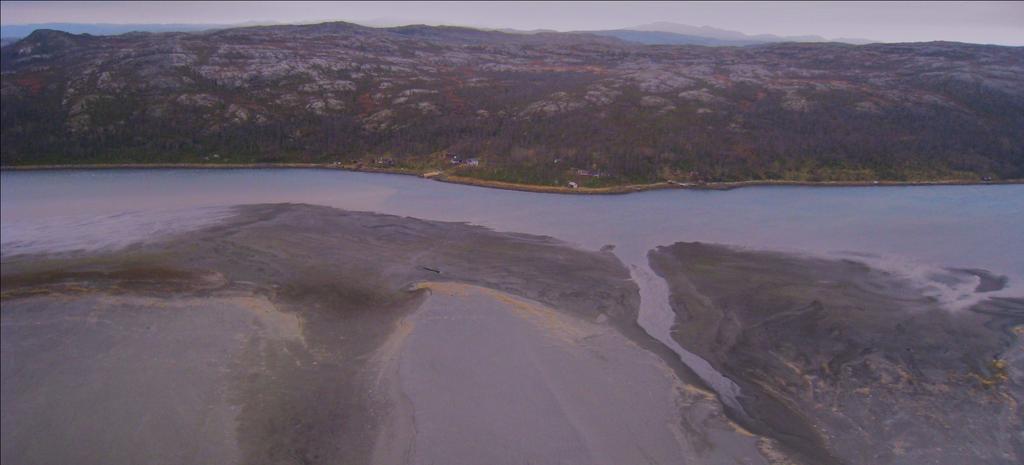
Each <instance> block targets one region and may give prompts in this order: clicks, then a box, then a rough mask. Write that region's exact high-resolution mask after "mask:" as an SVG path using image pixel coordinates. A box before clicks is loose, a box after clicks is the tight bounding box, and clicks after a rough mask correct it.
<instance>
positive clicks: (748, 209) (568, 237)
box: [0, 169, 1024, 300]
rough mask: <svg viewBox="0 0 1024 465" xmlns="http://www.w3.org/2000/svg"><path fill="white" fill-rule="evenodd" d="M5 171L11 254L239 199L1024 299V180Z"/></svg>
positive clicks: (171, 225)
mask: <svg viewBox="0 0 1024 465" xmlns="http://www.w3.org/2000/svg"><path fill="white" fill-rule="evenodd" d="M0 176H2V179H0V180H2V183H0V189H2V197H0V199H2V200H0V207H2V208H0V210H2V212H0V213H2V214H0V219H2V233H3V234H2V236H3V238H2V241H0V244H2V245H0V249H2V252H3V255H6V256H10V255H13V254H18V253H25V252H38V251H51V250H71V249H78V248H85V249H90V248H97V247H116V246H118V245H123V244H126V243H130V242H132V241H135V240H141V239H146V238H151V237H154V236H155V235H158V234H159V233H161V232H166V231H175V230H182V229H187V228H191V227H198V226H201V225H203V224H207V223H209V222H211V221H216V219H217V218H219V217H221V216H223V215H227V214H230V213H229V211H228V210H227V209H226V208H224V207H228V206H231V205H237V204H251V203H280V202H295V203H311V204H319V205H328V206H334V207H338V208H344V209H349V210H362V211H374V212H379V213H387V214H395V215H403V216H412V217H417V218H423V219H431V220H442V221H460V222H469V223H473V224H479V225H483V226H487V227H491V228H494V229H496V230H500V231H515V232H524V233H532V234H543V235H550V236H553V237H556V238H559V239H562V240H565V241H568V242H571V243H574V244H577V245H579V246H582V247H585V248H589V249H596V248H599V247H601V246H604V245H607V244H612V245H615V246H616V249H615V253H616V254H617V255H618V256H619V257H620V258H621V259H622V260H623V261H624V262H626V263H627V264H628V265H632V266H640V267H641V268H643V269H646V260H645V257H646V253H647V251H648V250H650V249H651V248H653V247H656V246H659V245H667V244H671V243H673V242H677V241H704V242H717V243H725V244H734V245H739V246H745V247H751V248H758V249H772V250H781V251H792V252H801V253H810V254H824V255H837V254H838V255H843V256H848V257H856V258H858V259H861V260H864V261H868V262H870V263H872V264H875V265H877V266H882V267H885V268H888V269H891V270H893V271H896V272H898V273H901V274H904V275H906V276H908V277H913V278H922V279H924V278H926V277H927V276H929V275H930V274H931V273H932V271H930V270H935V269H941V268H943V267H962V268H982V269H987V270H990V271H992V272H994V273H997V274H1005V275H1009V276H1010V286H1011V288H1010V289H1008V290H1007V291H1013V292H1014V293H1016V294H1017V295H1020V294H1024V293H1022V292H1020V291H1019V289H1021V284H1020V281H1021V277H1024V251H1022V250H1024V185H993V186H934V187H931V186H928V187H925V186H907V187H751V188H743V189H736V190H731V191H695V190H662V191H650V192H642V193H634V194H627V195H599V196H582V195H554V194H538V193H528V192H516V191H506V190H495V189H486V188H479V187H472V186H464V185H455V184H446V183H441V182H436V181H429V180H424V179H419V178H415V177H410V176H398V175H383V174H368V173H354V172H346V171H334V170H313V169H309V170H305V169H258V170H195V169H193V170H188V169H182V170H166V169H160V170H67V171H38V172H12V171H5V172H3V173H2V175H0ZM932 284H935V283H932ZM962 290H963V289H954V290H952V292H954V294H955V293H957V292H961V291H962ZM939 291H941V292H947V291H950V290H949V289H941V290H938V291H936V292H939ZM1005 292H1006V291H1004V293H1005ZM947 297H948V298H951V299H953V300H956V299H957V298H958V296H957V295H952V296H947Z"/></svg>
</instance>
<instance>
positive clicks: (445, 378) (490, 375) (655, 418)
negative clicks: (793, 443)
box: [377, 283, 766, 464]
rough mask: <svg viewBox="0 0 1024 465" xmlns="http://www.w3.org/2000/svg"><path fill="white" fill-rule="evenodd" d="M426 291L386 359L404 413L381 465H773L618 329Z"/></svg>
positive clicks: (448, 291) (527, 304) (503, 302)
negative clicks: (643, 464) (416, 464)
mask: <svg viewBox="0 0 1024 465" xmlns="http://www.w3.org/2000/svg"><path fill="white" fill-rule="evenodd" d="M421 286H422V287H426V288H428V289H430V291H431V295H430V297H428V298H427V299H426V300H425V301H424V302H423V304H421V306H420V308H419V309H418V310H416V311H415V313H414V314H412V315H411V316H409V317H407V318H406V320H405V321H403V322H402V323H401V324H400V325H399V326H400V329H399V331H397V332H396V335H397V336H396V337H395V338H394V339H393V340H394V341H396V342H397V343H398V345H400V349H399V351H400V354H399V356H398V357H394V356H393V354H394V350H395V347H394V346H392V345H390V344H387V345H385V348H384V350H385V351H386V353H388V356H387V357H386V363H388V364H392V365H391V367H390V370H389V368H388V367H385V368H384V370H385V371H386V372H388V373H390V376H394V377H396V379H395V380H394V381H393V382H396V384H397V385H398V386H399V389H398V390H396V391H394V392H393V394H394V395H397V396H398V398H397V399H396V400H395V403H401V404H403V408H401V409H396V410H395V411H394V414H395V417H394V418H393V419H392V425H394V426H393V427H392V428H391V429H390V432H389V434H386V435H384V436H382V438H381V444H379V446H380V447H379V455H378V456H377V458H378V460H379V463H446V464H478V463H488V464H522V463H536V464H541V463H589V464H622V463H665V464H668V463H688V462H691V461H693V460H697V461H699V463H707V464H714V463H730V464H731V463H749V464H756V463H766V462H765V460H764V459H763V458H761V455H760V453H759V451H758V449H757V439H756V438H755V437H753V436H746V435H743V434H742V433H739V432H737V430H736V429H735V427H734V426H732V425H731V424H730V423H729V422H728V421H723V420H722V419H721V418H715V417H714V416H713V415H712V413H713V412H714V410H715V409H716V407H715V401H714V398H713V397H712V396H709V395H708V394H707V393H706V392H703V391H701V390H697V389H692V388H690V389H688V388H687V386H685V385H684V384H683V383H681V382H680V381H679V380H678V378H677V377H676V376H675V373H673V372H672V370H671V368H670V367H668V366H667V365H665V363H664V362H663V361H662V360H661V359H660V358H658V357H657V356H655V355H653V354H651V353H650V352H647V351H645V350H643V349H642V348H640V347H639V346H637V345H636V344H634V343H632V342H631V341H630V340H628V339H626V338H625V337H623V336H622V335H621V334H619V333H618V332H617V331H616V330H615V329H614V328H612V327H610V326H608V325H606V324H601V323H595V322H588V321H585V320H582V319H579V318H574V317H570V316H567V315H565V314H560V313H559V312H557V311H555V310H553V309H551V308H548V307H546V306H544V305H543V304H540V303H537V302H533V301H529V300H527V299H523V298H519V297H515V296H511V295H509V294H506V293H502V292H498V291H494V290H492V289H487V288H482V287H477V286H470V285H463V284H457V283H426V284H423V285H421ZM396 365H397V366H396ZM691 429H699V430H700V431H701V432H700V433H699V434H697V435H695V434H693V433H694V431H692V430H691ZM410 439H411V440H412V444H403V442H404V441H409V440H410ZM396 450H398V451H401V452H402V453H399V454H394V453H393V452H394V451H396ZM389 453H390V456H389Z"/></svg>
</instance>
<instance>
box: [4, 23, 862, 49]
mask: <svg viewBox="0 0 1024 465" xmlns="http://www.w3.org/2000/svg"><path fill="white" fill-rule="evenodd" d="M378 23H380V24H378ZM383 24H390V22H382V21H370V22H367V24H364V25H365V26H368V27H377V28H381V27H382V25H383ZM408 24H413V23H408ZM272 25H280V23H275V22H265V21H264V22H260V21H253V22H246V23H235V24H158V23H137V24H113V23H40V24H13V25H0V37H2V38H5V39H8V40H11V39H20V38H23V37H26V36H28V35H29V34H31V33H32V32H33V31H35V30H37V29H52V30H56V31H63V32H68V33H71V34H92V35H118V34H125V33H128V32H198V31H209V30H217V29H230V28H238V27H250V26H272ZM387 27H402V26H391V25H388V26H386V27H384V28H387ZM472 29H480V28H472ZM497 31H500V32H508V33H518V34H535V33H541V32H545V33H555V32H558V31H554V30H532V31H521V30H516V29H497ZM577 32H582V33H588V34H595V35H601V36H606V37H615V38H618V39H622V40H626V41H629V42H636V43H642V44H665V45H706V46H745V45H756V44H764V43H772V42H843V43H851V44H858V45H862V44H866V43H871V42H872V41H869V40H865V39H835V40H831V41H830V40H828V39H825V38H823V37H820V36H776V35H771V34H759V35H748V34H744V33H742V32H738V31H730V30H726V29H718V28H714V27H710V26H700V27H697V26H689V25H685V24H678V23H671V22H657V23H650V24H642V25H639V26H634V27H629V28H622V29H606V30H592V31H577Z"/></svg>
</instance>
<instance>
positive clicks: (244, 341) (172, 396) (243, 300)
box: [0, 294, 301, 464]
mask: <svg viewBox="0 0 1024 465" xmlns="http://www.w3.org/2000/svg"><path fill="white" fill-rule="evenodd" d="M0 334H2V340H0V341H2V342H0V346H2V350H3V364H2V367H3V368H2V373H3V376H2V385H3V414H2V418H3V420H2V437H3V441H2V443H3V461H4V463H19V464H34V463H53V464H57V463H67V464H70V463H74V464H107V463H225V464H227V463H237V462H238V461H239V459H240V451H239V448H238V446H237V433H236V428H235V427H236V421H237V415H238V412H239V406H238V405H237V403H236V402H234V401H233V400H232V392H231V389H230V386H231V377H232V372H233V371H234V370H235V369H236V367H235V366H234V363H235V361H236V360H238V359H239V358H240V357H241V356H242V354H243V353H244V351H245V349H246V347H247V346H248V345H250V344H254V343H260V342H261V341H262V342H271V341H286V340H297V341H301V334H300V333H299V332H298V326H297V321H296V320H295V318H294V316H293V315H287V314H283V313H280V312H278V311H276V309H274V307H273V305H271V304H270V303H269V302H268V301H267V300H266V299H263V298H258V297H224V298H204V299H196V298H153V297H145V296H124V295H121V296H110V295H103V294H82V295H46V296H37V297H30V298H25V299H14V300H5V301H4V304H3V319H2V324H0Z"/></svg>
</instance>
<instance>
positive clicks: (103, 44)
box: [2, 23, 1024, 185]
mask: <svg viewBox="0 0 1024 465" xmlns="http://www.w3.org/2000/svg"><path fill="white" fill-rule="evenodd" d="M2 71H3V81H2V82H3V83H2V97H3V105H2V130H3V132H2V162H3V164H4V165H25V164H57V163H61V164H63V163H122V162H164V163H166V162H183V163H206V162H215V161H216V162H219V163H225V162H226V163H250V162H271V163H272V162H315V163H334V162H341V163H344V164H348V163H355V162H357V161H359V162H362V163H375V162H376V163H382V160H384V159H386V160H387V163H388V164H391V163H394V164H395V165H397V166H408V167H413V168H422V169H424V170H425V169H432V168H438V167H443V168H445V169H446V170H449V171H452V170H454V171H455V172H458V173H460V174H463V175H467V176H474V177H480V178H485V179H500V180H507V181H515V182H527V183H537V184H550V183H556V182H562V181H564V180H565V179H568V178H572V177H573V176H577V178H579V175H580V174H581V173H582V175H583V177H584V179H583V180H582V181H583V182H585V183H589V184H593V185H599V184H615V183H627V182H652V181H657V180H663V179H672V180H679V181H688V180H689V181H696V180H705V181H727V180H762V179H788V180H806V181H815V180H876V179H877V180H927V179H968V180H969V179H981V178H985V177H992V178H993V179H1007V178H1021V177H1024V48H1020V47H1000V46H986V45H971V44H961V43H944V42H937V43H913V44H873V45H862V46H854V45H845V44H833V43H829V44H824V43H815V44H810V43H800V44H796V43H791V44H769V45H758V46H748V47H702V46H667V45H665V46H661V45H640V44H634V43H627V42H623V41H620V40H617V39H614V38H608V37H598V36H593V35H587V34H569V33H541V34H507V33H501V32H486V31H477V30H473V29H463V28H451V27H427V26H407V27H399V28H389V29H375V28H367V27H362V26H357V25H352V24H347V23H325V24H318V25H305V26H272V27H252V28H240V29H229V30H222V31H216V32H203V33H161V34H150V33H131V34H124V35H119V36H103V37H99V36H89V35H72V34H67V33H62V32H56V31H48V30H40V31H36V32H35V33H33V34H32V35H30V36H29V37H27V38H25V39H24V40H21V41H19V42H16V43H14V44H11V45H8V46H6V47H4V48H3V50H2ZM453 156H457V157H460V159H463V160H464V159H467V158H476V159H478V160H479V165H477V166H469V165H468V164H464V165H454V164H452V163H451V159H452V157H453Z"/></svg>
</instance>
